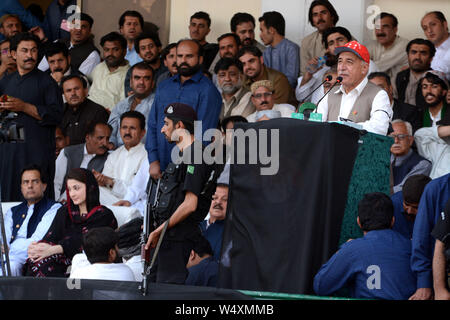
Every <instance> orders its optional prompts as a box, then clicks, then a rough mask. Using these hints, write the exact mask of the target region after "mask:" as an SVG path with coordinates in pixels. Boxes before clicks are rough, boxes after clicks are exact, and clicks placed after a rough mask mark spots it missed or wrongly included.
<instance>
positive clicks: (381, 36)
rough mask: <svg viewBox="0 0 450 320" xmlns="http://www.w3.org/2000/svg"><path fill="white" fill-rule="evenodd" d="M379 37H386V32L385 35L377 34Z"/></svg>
mask: <svg viewBox="0 0 450 320" xmlns="http://www.w3.org/2000/svg"><path fill="white" fill-rule="evenodd" d="M379 37H386V33H384V32H383V33H378V34H377V38H379Z"/></svg>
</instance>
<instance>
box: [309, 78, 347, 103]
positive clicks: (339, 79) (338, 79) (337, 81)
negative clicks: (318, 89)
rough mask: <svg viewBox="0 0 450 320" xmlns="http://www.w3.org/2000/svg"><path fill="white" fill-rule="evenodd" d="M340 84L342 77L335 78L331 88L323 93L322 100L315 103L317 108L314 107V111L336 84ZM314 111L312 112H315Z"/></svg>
mask: <svg viewBox="0 0 450 320" xmlns="http://www.w3.org/2000/svg"><path fill="white" fill-rule="evenodd" d="M341 82H342V77H337V78H336V82H335V83H334V84H333V85H332V86H331V88H330V89H328V91H327V92H325V94H324V95H323V97H322V98H320V100H319V101H318V102H317V107H316V109H317V108H318V107H319V103H320V101H322V99H323V98H325V96H326V95H327V94H328V93H329V92H330V91H331V90H332V89H333V88H334V87H335V86H336V85H337V84H338V83H341ZM315 111H316V110H314V112H315Z"/></svg>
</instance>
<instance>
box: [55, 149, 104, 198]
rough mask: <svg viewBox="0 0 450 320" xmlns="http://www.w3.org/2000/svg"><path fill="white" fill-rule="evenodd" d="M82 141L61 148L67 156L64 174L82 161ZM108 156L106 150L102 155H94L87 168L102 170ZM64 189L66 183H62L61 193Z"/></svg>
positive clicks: (77, 166) (78, 165)
mask: <svg viewBox="0 0 450 320" xmlns="http://www.w3.org/2000/svg"><path fill="white" fill-rule="evenodd" d="M84 145H85V144H84V143H81V144H76V145H72V146H68V147H65V148H64V149H63V151H64V154H65V156H66V158H67V170H66V175H67V173H69V171H70V170H71V169H73V168H79V167H80V165H81V162H82V161H83V154H84ZM107 158H108V152H106V153H105V154H104V155H96V156H95V157H94V158H92V159H91V161H89V163H88V166H87V169H88V170H91V171H92V169H94V170H95V171H98V172H102V171H103V166H104V165H105V161H106V159H107ZM65 180H66V179H65V178H64V181H65ZM64 190H66V185H65V184H63V185H62V188H61V193H63V192H64Z"/></svg>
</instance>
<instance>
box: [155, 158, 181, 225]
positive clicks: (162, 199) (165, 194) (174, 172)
mask: <svg viewBox="0 0 450 320" xmlns="http://www.w3.org/2000/svg"><path fill="white" fill-rule="evenodd" d="M185 176H186V165H185V164H183V163H181V164H178V165H176V164H174V163H169V164H168V165H167V167H166V170H164V172H163V173H162V176H161V180H160V186H159V194H158V195H157V197H159V199H158V206H157V207H156V208H155V211H154V216H153V219H154V221H155V227H158V226H160V225H161V224H163V223H164V221H166V220H167V219H169V218H170V217H171V216H172V214H173V213H174V212H175V210H176V209H177V208H178V207H179V206H180V204H181V203H183V201H184V196H185V195H184V191H183V182H184V178H185Z"/></svg>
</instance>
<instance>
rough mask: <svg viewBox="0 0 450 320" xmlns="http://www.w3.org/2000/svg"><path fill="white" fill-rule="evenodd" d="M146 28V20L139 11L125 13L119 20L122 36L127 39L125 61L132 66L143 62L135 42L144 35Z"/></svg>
mask: <svg viewBox="0 0 450 320" xmlns="http://www.w3.org/2000/svg"><path fill="white" fill-rule="evenodd" d="M143 26H144V18H143V17H142V15H141V14H140V13H139V12H137V11H134V10H132V11H130V10H128V11H125V12H124V13H123V14H122V15H121V16H120V19H119V31H120V34H121V35H123V36H124V37H125V39H127V43H128V46H127V54H126V55H125V59H127V60H128V62H129V63H130V66H133V65H135V64H136V63H138V62H141V61H142V58H141V57H140V56H139V54H138V53H137V52H136V50H135V48H134V40H135V39H136V38H137V37H138V36H139V35H140V34H141V33H142V28H143Z"/></svg>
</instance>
